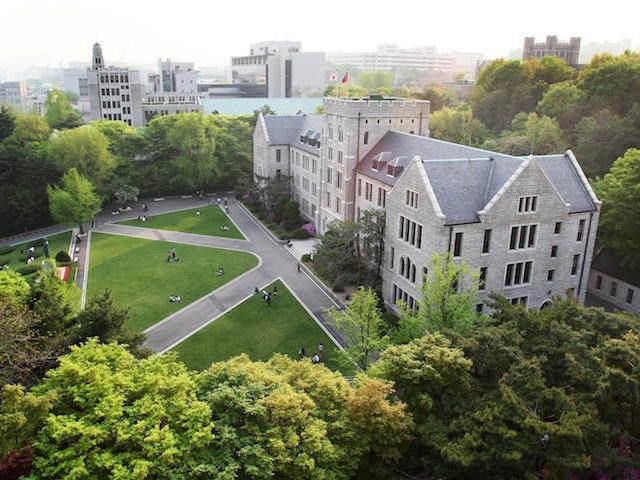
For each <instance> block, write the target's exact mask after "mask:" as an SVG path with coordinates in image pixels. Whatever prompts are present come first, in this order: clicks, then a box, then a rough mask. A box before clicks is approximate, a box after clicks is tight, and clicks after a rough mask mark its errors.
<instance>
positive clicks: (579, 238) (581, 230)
mask: <svg viewBox="0 0 640 480" xmlns="http://www.w3.org/2000/svg"><path fill="white" fill-rule="evenodd" d="M583 233H584V219H582V220H580V222H578V235H577V236H576V242H581V241H582V234H583Z"/></svg>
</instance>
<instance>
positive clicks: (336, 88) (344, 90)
mask: <svg viewBox="0 0 640 480" xmlns="http://www.w3.org/2000/svg"><path fill="white" fill-rule="evenodd" d="M368 93H369V92H368V91H367V89H366V88H364V87H362V86H360V85H357V84H354V83H352V82H351V80H350V81H349V86H348V87H347V84H346V83H332V84H330V85H327V86H326V88H325V89H324V95H323V96H325V97H336V96H337V97H346V96H347V95H348V96H349V97H350V98H352V97H364V96H366V95H367V94H368Z"/></svg>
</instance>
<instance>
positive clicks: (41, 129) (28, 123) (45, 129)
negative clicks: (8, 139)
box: [12, 113, 51, 145]
mask: <svg viewBox="0 0 640 480" xmlns="http://www.w3.org/2000/svg"><path fill="white" fill-rule="evenodd" d="M50 133H51V132H50V130H49V125H48V124H47V121H46V120H45V119H44V118H43V117H41V116H39V115H36V114H33V113H30V114H26V115H19V116H18V117H17V118H16V124H15V127H14V129H13V134H12V137H13V139H14V140H15V141H16V142H17V143H19V144H23V145H24V144H25V143H30V142H44V141H46V140H48V139H49V134H50Z"/></svg>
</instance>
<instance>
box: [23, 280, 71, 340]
mask: <svg viewBox="0 0 640 480" xmlns="http://www.w3.org/2000/svg"><path fill="white" fill-rule="evenodd" d="M80 296H81V292H80V290H78V289H77V288H76V287H75V286H74V285H71V284H69V283H64V282H62V281H61V280H60V279H59V278H58V277H56V276H55V275H53V274H49V275H42V277H41V279H40V282H38V283H36V284H34V285H33V287H32V288H31V296H30V297H29V300H28V306H29V309H30V310H31V312H33V314H34V315H35V317H36V318H35V322H36V323H35V328H36V330H37V331H38V333H39V334H40V335H42V336H51V337H59V338H61V337H65V336H67V335H68V334H69V333H70V331H71V330H72V329H73V328H74V324H75V317H76V315H77V314H78V311H79V310H80Z"/></svg>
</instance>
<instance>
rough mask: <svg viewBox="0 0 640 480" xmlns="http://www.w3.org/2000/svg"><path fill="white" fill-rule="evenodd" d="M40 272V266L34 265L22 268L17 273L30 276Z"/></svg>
mask: <svg viewBox="0 0 640 480" xmlns="http://www.w3.org/2000/svg"><path fill="white" fill-rule="evenodd" d="M38 270H40V266H39V265H34V264H33V263H32V264H30V265H25V266H24V267H20V268H18V269H17V270H16V272H18V273H19V274H21V275H30V274H32V273H34V272H37V271H38Z"/></svg>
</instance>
